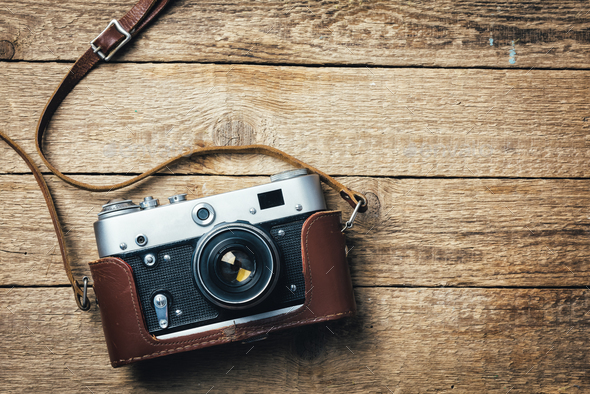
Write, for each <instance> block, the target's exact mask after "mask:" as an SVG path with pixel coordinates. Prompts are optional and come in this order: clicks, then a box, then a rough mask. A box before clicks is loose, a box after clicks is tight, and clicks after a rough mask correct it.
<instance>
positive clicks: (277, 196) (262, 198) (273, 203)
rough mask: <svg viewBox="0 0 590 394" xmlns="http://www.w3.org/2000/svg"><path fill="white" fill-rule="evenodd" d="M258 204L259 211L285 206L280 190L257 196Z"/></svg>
mask: <svg viewBox="0 0 590 394" xmlns="http://www.w3.org/2000/svg"><path fill="white" fill-rule="evenodd" d="M258 202H259V203H260V209H268V208H274V207H279V206H281V205H285V200H284V199H283V192H282V190H281V189H277V190H273V191H270V192H266V193H260V194H258Z"/></svg>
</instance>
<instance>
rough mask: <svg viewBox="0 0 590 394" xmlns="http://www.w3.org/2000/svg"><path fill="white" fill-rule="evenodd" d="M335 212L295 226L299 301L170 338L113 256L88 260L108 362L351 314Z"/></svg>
mask: <svg viewBox="0 0 590 394" xmlns="http://www.w3.org/2000/svg"><path fill="white" fill-rule="evenodd" d="M341 230H342V224H341V212H340V211H322V212H317V213H314V214H312V215H311V216H310V217H309V218H307V220H306V221H305V223H304V224H303V228H302V230H301V232H302V233H301V252H302V253H301V256H302V263H303V275H304V279H305V289H306V295H305V303H304V305H303V306H302V307H300V308H297V309H295V310H293V311H291V312H287V313H284V314H281V315H278V316H273V317H269V318H266V319H262V320H255V321H251V322H247V323H241V324H235V323H234V324H233V325H229V326H225V327H222V328H217V329H211V330H208V331H204V332H199V333H196V334H191V335H186V336H183V337H178V338H171V339H156V338H155V337H154V336H152V335H151V334H150V333H149V331H148V329H147V327H146V323H145V319H144V316H143V312H142V307H141V304H140V302H139V297H138V294H137V290H136V285H135V281H134V279H133V272H132V268H131V266H130V265H129V264H127V263H126V262H125V261H123V260H122V259H120V258H117V257H105V258H102V259H99V260H97V261H94V262H92V263H90V270H91V273H92V278H93V280H94V291H95V294H96V297H97V301H98V304H99V306H100V313H101V317H102V325H103V330H104V334H105V340H106V343H107V348H108V351H109V357H110V360H111V365H112V366H113V367H118V366H121V365H125V364H130V363H133V362H135V361H139V360H145V359H150V358H155V357H160V356H164V355H168V354H173V353H180V352H185V351H188V350H194V349H199V348H204V347H208V346H213V345H219V344H223V343H228V342H235V341H243V340H246V339H248V338H252V337H256V336H260V335H265V334H268V333H271V332H274V331H277V330H281V329H285V328H289V327H297V326H302V325H306V324H312V323H317V322H321V321H327V320H335V319H339V318H342V317H345V316H349V315H353V314H354V313H355V311H356V304H355V300H354V294H353V291H352V282H351V279H350V272H349V269H348V264H347V261H346V252H345V237H344V234H343V233H342V231H341Z"/></svg>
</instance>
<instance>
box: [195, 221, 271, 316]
mask: <svg viewBox="0 0 590 394" xmlns="http://www.w3.org/2000/svg"><path fill="white" fill-rule="evenodd" d="M192 268H193V276H194V279H195V282H196V284H197V287H198V288H199V290H201V292H202V293H203V295H204V296H205V297H206V298H207V299H208V300H209V301H211V302H212V303H214V304H215V305H218V306H220V307H222V308H226V309H246V308H250V307H252V306H255V305H257V304H259V303H260V302H262V301H263V300H264V299H265V298H266V297H267V296H268V295H269V294H270V293H271V292H272V290H273V288H274V287H275V285H276V283H277V281H278V278H279V270H280V261H279V252H278V249H277V247H276V245H275V244H274V242H273V240H272V239H271V238H270V236H269V235H268V234H266V233H265V232H264V231H262V230H261V229H259V228H257V227H255V226H252V225H250V224H247V223H231V224H225V225H221V226H219V227H217V228H215V229H214V230H213V231H211V232H210V233H208V234H206V235H205V236H203V237H202V238H201V239H200V240H199V242H198V244H197V248H196V251H195V254H194V256H193V267H192Z"/></svg>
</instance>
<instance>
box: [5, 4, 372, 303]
mask: <svg viewBox="0 0 590 394" xmlns="http://www.w3.org/2000/svg"><path fill="white" fill-rule="evenodd" d="M168 2H169V0H140V1H139V2H138V3H137V4H135V5H134V6H133V8H132V9H131V10H130V11H129V12H128V13H127V14H126V15H125V16H123V17H122V18H121V19H119V20H118V21H115V20H113V21H112V22H111V23H110V24H109V26H108V27H107V28H106V29H105V30H104V31H103V32H102V33H101V34H100V35H99V36H98V37H97V38H96V39H94V40H93V41H92V44H91V47H90V48H89V49H88V50H87V51H86V52H85V53H84V54H83V55H82V56H81V57H80V58H79V59H78V60H77V61H76V62H75V63H74V65H73V66H72V68H71V69H70V71H69V72H68V74H67V75H66V76H65V77H64V78H63V80H62V81H61V83H60V84H59V86H58V87H57V89H56V90H55V91H54V92H53V94H52V96H51V98H50V99H49V101H48V102H47V105H46V106H45V108H44V109H43V112H42V113H41V117H40V118H39V122H38V124H37V132H36V135H35V144H36V147H37V152H38V153H39V155H40V156H41V159H42V160H43V163H44V164H45V165H46V166H47V168H49V170H50V171H51V172H52V173H53V174H55V175H56V176H58V177H59V178H60V179H62V180H63V181H65V182H67V183H69V184H70V185H72V186H75V187H77V188H79V189H83V190H88V191H93V192H108V191H112V190H117V189H121V188H123V187H126V186H130V185H132V184H134V183H136V182H139V181H140V180H142V179H144V178H146V177H148V176H150V175H152V174H154V173H156V172H158V171H160V170H161V169H163V168H165V167H166V166H168V165H170V164H172V163H174V162H176V161H178V160H180V159H182V158H185V157H190V156H204V155H210V154H217V153H254V154H262V155H267V156H271V157H275V158H277V159H281V160H283V161H285V162H287V163H289V164H291V165H293V166H295V167H299V168H306V169H307V170H308V171H310V172H311V173H315V174H318V175H319V176H320V178H321V180H322V181H323V182H324V183H326V184H327V185H328V186H330V187H331V188H332V189H334V190H336V191H337V192H338V193H340V195H341V196H342V198H343V199H344V200H346V201H347V202H348V203H349V204H350V205H351V206H352V207H353V208H355V214H356V211H359V212H364V211H366V209H367V202H366V201H367V200H366V198H365V197H364V196H363V195H362V194H361V193H358V192H356V191H354V190H352V189H349V188H347V187H346V186H344V185H343V184H341V183H340V182H338V181H337V180H335V179H334V178H332V177H331V176H329V175H328V174H326V173H324V172H322V171H320V170H318V169H316V168H314V167H312V166H310V165H308V164H306V163H304V162H302V161H301V160H298V159H296V158H294V157H293V156H290V155H288V154H286V153H284V152H282V151H280V150H278V149H276V148H273V147H270V146H266V145H245V146H207V147H198V148H196V149H193V150H192V151H190V152H186V153H183V154H180V155H178V156H176V157H173V158H171V159H169V160H167V161H165V162H163V163H161V164H160V165H158V166H156V167H154V168H152V169H150V170H148V171H146V172H144V173H143V174H141V175H138V176H136V177H134V178H131V179H129V180H127V181H125V182H121V183H117V184H115V185H106V186H97V185H91V184H88V183H83V182H80V181H77V180H75V179H73V178H70V177H69V176H67V175H64V174H63V173H61V172H60V171H59V170H58V169H57V168H55V167H54V166H53V165H52V164H51V163H50V162H49V161H48V160H47V158H46V157H45V154H44V152H43V133H44V132H45V130H46V129H47V126H48V125H49V122H50V120H51V118H52V116H53V114H54V113H55V111H56V110H57V108H58V107H59V105H60V104H61V103H62V101H63V100H64V99H65V98H66V96H67V95H68V94H69V93H70V92H71V91H72V89H73V88H74V87H75V86H76V85H77V84H78V82H79V81H80V80H81V79H82V78H84V76H85V75H86V74H88V72H89V71H90V70H91V69H92V68H93V67H94V66H95V65H96V64H97V63H98V62H99V61H101V60H105V61H108V60H109V59H110V56H112V55H113V54H114V52H116V51H117V50H119V48H121V47H122V46H123V45H124V44H126V43H127V42H128V41H129V40H130V39H131V38H132V37H134V36H136V35H137V34H138V33H139V32H140V31H141V30H142V29H143V28H144V27H145V26H146V25H147V24H148V23H149V22H150V21H152V20H153V19H154V18H155V17H156V16H157V15H158V14H159V13H160V12H161V11H162V10H163V9H164V7H165V6H166V4H167V3H168ZM0 139H2V140H4V141H6V143H7V144H8V145H9V146H10V147H11V148H13V149H14V150H15V151H16V152H17V153H18V154H19V155H20V157H21V158H22V159H23V160H24V161H25V163H27V166H28V167H29V168H30V169H31V171H32V172H33V175H34V176H35V179H36V181H37V183H38V185H39V188H40V189H41V191H42V193H43V197H44V198H45V202H46V203H47V208H48V209H49V214H50V215H51V220H52V221H53V226H54V228H55V232H56V235H57V240H58V244H59V248H60V251H61V255H62V259H63V263H64V268H65V271H66V274H67V276H68V280H69V281H70V283H71V284H72V288H73V290H74V295H75V298H76V303H77V304H78V307H79V308H80V309H82V310H88V309H89V308H90V302H89V301H88V299H87V297H86V288H87V286H89V285H88V283H87V281H85V283H84V284H83V285H82V284H80V283H79V282H78V280H76V279H75V278H74V275H73V273H72V267H71V263H70V260H69V258H68V254H67V252H66V247H65V238H64V234H63V230H62V228H61V225H60V221H59V217H58V214H57V211H56V209H55V205H54V203H53V198H52V196H51V192H50V191H49V188H48V187H47V184H46V183H45V180H44V179H43V175H42V174H41V171H40V170H39V168H38V167H37V166H36V165H35V163H34V162H33V160H32V159H31V157H30V156H29V155H28V154H27V153H26V152H25V151H24V150H23V149H22V148H21V147H20V146H19V145H18V144H17V143H16V142H15V141H13V140H12V139H10V138H9V137H8V136H7V135H6V134H4V133H2V132H1V131H0ZM359 204H360V205H359Z"/></svg>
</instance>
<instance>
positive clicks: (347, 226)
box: [341, 199, 366, 232]
mask: <svg viewBox="0 0 590 394" xmlns="http://www.w3.org/2000/svg"><path fill="white" fill-rule="evenodd" d="M365 204H366V203H365V200H362V199H361V200H360V201H359V202H358V204H356V207H354V211H352V215H351V216H350V219H348V221H347V222H346V224H345V225H344V227H343V228H342V230H341V232H345V231H346V230H348V229H349V228H352V225H353V224H354V219H355V218H356V214H357V213H359V208H360V207H361V206H363V205H365Z"/></svg>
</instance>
